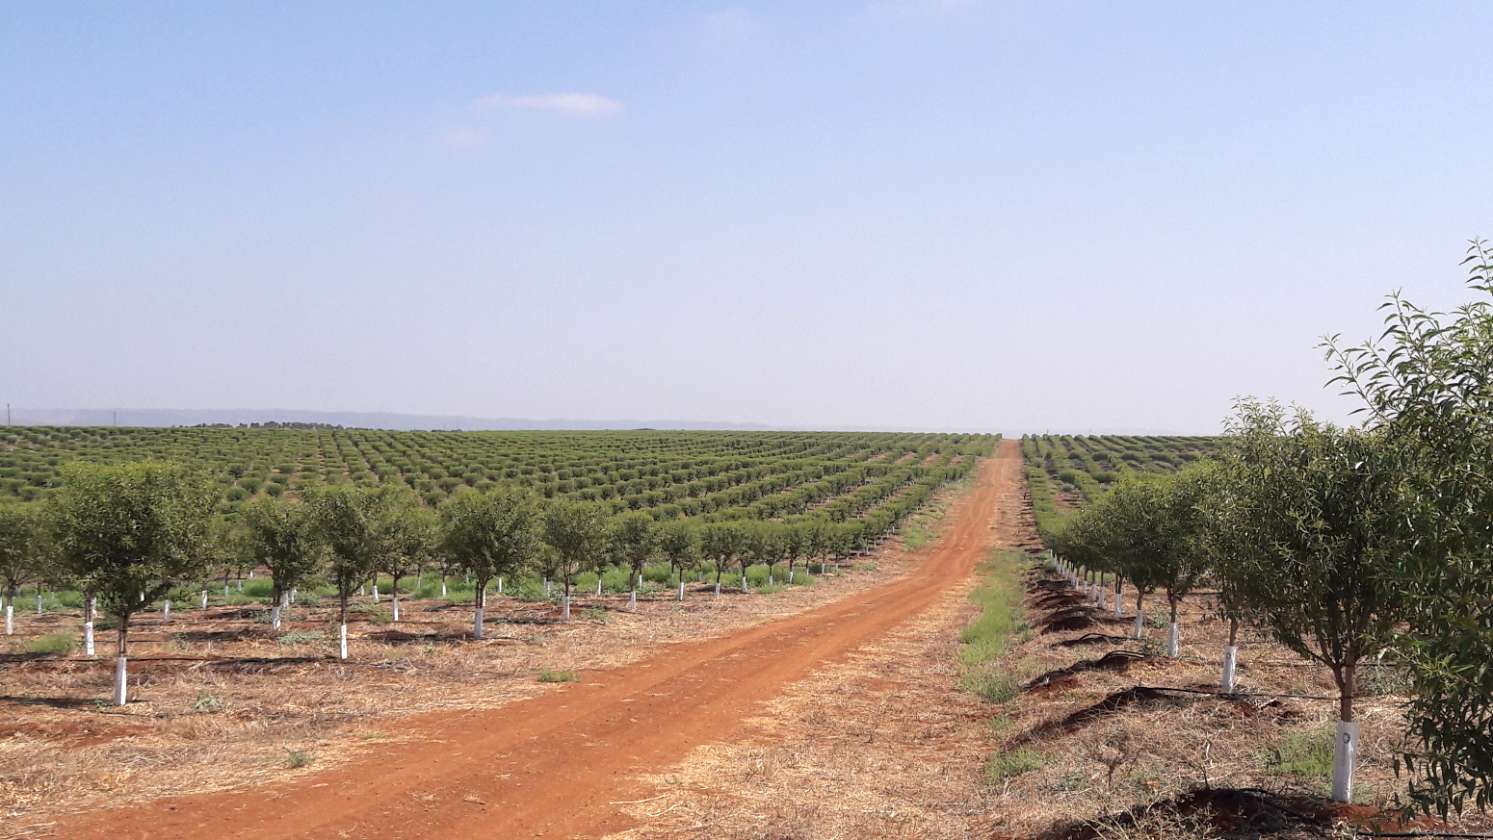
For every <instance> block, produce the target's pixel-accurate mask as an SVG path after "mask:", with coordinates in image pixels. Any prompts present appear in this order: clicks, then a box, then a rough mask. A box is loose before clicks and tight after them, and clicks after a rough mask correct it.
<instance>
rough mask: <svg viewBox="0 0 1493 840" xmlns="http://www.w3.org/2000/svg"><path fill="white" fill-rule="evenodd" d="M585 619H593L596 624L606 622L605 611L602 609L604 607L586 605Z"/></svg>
mask: <svg viewBox="0 0 1493 840" xmlns="http://www.w3.org/2000/svg"><path fill="white" fill-rule="evenodd" d="M586 620H587V621H594V622H596V623H597V624H606V623H607V611H606V610H604V609H602V608H601V607H587V608H586Z"/></svg>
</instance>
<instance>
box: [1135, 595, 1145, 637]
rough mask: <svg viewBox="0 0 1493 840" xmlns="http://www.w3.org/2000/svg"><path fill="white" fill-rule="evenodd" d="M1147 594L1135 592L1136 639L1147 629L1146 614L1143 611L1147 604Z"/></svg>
mask: <svg viewBox="0 0 1493 840" xmlns="http://www.w3.org/2000/svg"><path fill="white" fill-rule="evenodd" d="M1145 598H1146V593H1144V592H1142V591H1140V590H1139V589H1137V590H1135V638H1137V639H1139V638H1140V637H1141V633H1142V632H1143V631H1144V630H1145V629H1146V613H1145V611H1144V610H1142V609H1141V606H1142V604H1143V603H1144V602H1145Z"/></svg>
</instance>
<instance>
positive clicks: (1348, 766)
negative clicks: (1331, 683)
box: [1332, 664, 1358, 802]
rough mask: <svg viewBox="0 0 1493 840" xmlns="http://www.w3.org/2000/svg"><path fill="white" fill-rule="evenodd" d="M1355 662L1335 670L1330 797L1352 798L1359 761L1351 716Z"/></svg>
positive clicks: (1337, 798) (1340, 800) (1343, 799)
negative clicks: (1334, 740)
mask: <svg viewBox="0 0 1493 840" xmlns="http://www.w3.org/2000/svg"><path fill="white" fill-rule="evenodd" d="M1357 671H1358V666H1357V664H1348V665H1343V666H1341V667H1340V668H1337V669H1334V671H1333V677H1334V679H1336V680H1337V684H1338V691H1339V697H1338V724H1337V743H1336V745H1335V747H1334V749H1333V754H1332V800H1333V801H1334V802H1351V801H1353V767H1354V765H1355V764H1357V762H1358V721H1356V720H1354V719H1353V694H1354V690H1355V682H1356V679H1357Z"/></svg>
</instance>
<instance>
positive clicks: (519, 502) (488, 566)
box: [440, 486, 539, 639]
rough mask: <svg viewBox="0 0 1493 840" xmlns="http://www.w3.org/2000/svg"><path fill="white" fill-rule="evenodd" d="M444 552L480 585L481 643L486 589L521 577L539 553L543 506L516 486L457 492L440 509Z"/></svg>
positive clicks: (476, 612)
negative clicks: (495, 582)
mask: <svg viewBox="0 0 1493 840" xmlns="http://www.w3.org/2000/svg"><path fill="white" fill-rule="evenodd" d="M440 512H441V522H442V526H443V527H442V537H441V543H440V547H441V551H442V552H443V553H444V555H445V556H446V557H447V558H449V559H450V561H451V562H452V563H453V564H455V565H456V566H457V567H459V568H462V569H465V570H466V572H467V573H468V574H470V575H471V576H472V579H473V581H474V582H475V583H476V589H475V591H474V593H473V602H472V636H473V638H476V639H481V638H482V634H483V621H484V619H485V617H486V616H485V612H486V605H485V604H484V602H483V595H484V593H486V592H487V585H488V583H489V582H490V581H492V579H493V578H495V577H498V576H500V575H510V576H511V575H517V574H518V573H519V572H520V571H521V570H522V569H523V568H524V567H525V566H527V565H528V564H529V563H531V562H533V559H534V557H535V555H536V554H537V553H538V550H539V504H538V501H537V500H536V499H535V497H534V496H533V494H531V493H530V492H529V491H527V490H522V489H518V488H514V487H502V486H500V487H495V488H493V489H491V490H487V491H482V492H478V491H467V492H463V493H457V494H456V495H455V496H452V497H451V498H449V499H447V500H446V502H445V504H443V505H441V511H440Z"/></svg>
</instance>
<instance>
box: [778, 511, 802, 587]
mask: <svg viewBox="0 0 1493 840" xmlns="http://www.w3.org/2000/svg"><path fill="white" fill-rule="evenodd" d="M782 549H783V550H782V553H781V554H780V556H779V559H780V560H782V561H785V562H787V564H788V582H789V583H793V574H794V571H795V569H794V566H795V565H797V563H798V561H799V560H802V559H803V558H805V557H807V556H808V554H809V526H808V525H805V524H801V523H800V524H794V525H787V526H784V528H783V541H782Z"/></svg>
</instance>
